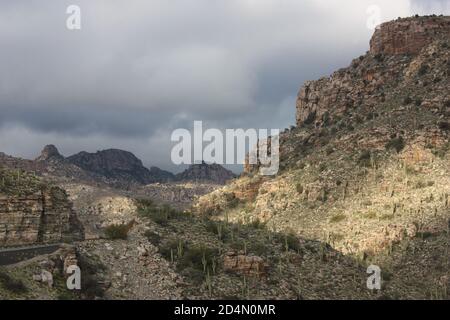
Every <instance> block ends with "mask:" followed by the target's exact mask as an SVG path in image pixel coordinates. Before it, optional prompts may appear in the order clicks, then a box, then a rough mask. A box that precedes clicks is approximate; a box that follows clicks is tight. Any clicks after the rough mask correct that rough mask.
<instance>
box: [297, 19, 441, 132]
mask: <svg viewBox="0 0 450 320" xmlns="http://www.w3.org/2000/svg"><path fill="white" fill-rule="evenodd" d="M449 35H450V17H433V16H431V17H419V18H406V19H399V20H396V21H392V22H388V23H384V24H382V25H381V26H380V27H379V29H377V30H376V31H375V34H374V35H373V37H372V40H371V42H370V43H371V49H370V51H369V52H368V53H367V54H366V55H364V56H361V57H359V58H357V59H354V60H353V61H352V63H351V65H350V67H348V68H343V69H340V70H338V71H336V72H334V73H333V74H332V75H331V76H330V77H324V78H321V79H319V80H317V81H307V82H306V83H305V84H304V85H303V87H302V88H301V89H300V91H299V93H298V98H297V106H296V111H297V114H296V122H297V125H303V124H306V125H311V124H312V125H314V126H316V127H319V126H324V125H327V124H328V123H330V122H333V121H334V120H336V119H340V118H342V117H344V116H345V115H348V114H351V113H352V112H354V110H358V109H359V114H360V116H366V117H373V116H374V115H376V113H377V105H379V104H382V103H383V102H384V101H386V100H387V99H388V98H389V97H387V95H388V94H389V93H392V94H393V95H397V96H399V95H400V94H402V90H401V89H400V88H401V87H402V86H404V87H410V86H411V83H412V82H413V81H415V82H417V81H420V82H423V84H424V85H427V84H428V83H429V81H432V82H433V83H435V84H436V85H434V86H433V87H432V89H433V90H436V92H433V91H431V92H430V94H429V96H430V97H432V96H434V97H439V98H440V99H436V98H433V99H432V100H430V101H429V104H430V106H429V107H430V108H441V106H442V105H444V104H445V99H446V98H445V96H444V95H442V89H441V88H440V86H439V83H443V82H442V81H441V80H442V79H446V78H448V74H447V72H448V71H447V69H446V65H445V56H442V57H441V58H442V59H443V60H444V64H442V63H441V62H437V61H436V62H433V64H434V65H433V66H431V65H429V64H426V63H424V62H425V61H430V59H429V56H430V55H435V56H438V53H437V51H439V50H440V51H443V50H442V49H439V48H438V47H439V46H446V45H447V44H446V42H445V41H446V40H448V38H449ZM433 43H436V44H437V47H436V48H433V46H432V44H433ZM430 50H431V51H430ZM433 52H434V53H433ZM429 70H435V71H436V73H434V74H431V76H432V77H430V79H427V80H426V81H424V80H422V79H420V76H425V75H426V74H427V72H428V71H429ZM417 76H419V77H417ZM439 91H440V93H439ZM444 91H445V89H444ZM361 106H364V108H365V109H364V110H363V109H361ZM362 120H364V119H362ZM358 121H360V120H358Z"/></svg>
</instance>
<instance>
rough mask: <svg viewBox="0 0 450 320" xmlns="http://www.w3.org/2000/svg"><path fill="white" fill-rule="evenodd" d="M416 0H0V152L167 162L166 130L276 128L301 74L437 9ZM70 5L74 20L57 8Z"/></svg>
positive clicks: (347, 56) (445, 6)
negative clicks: (54, 150)
mask: <svg viewBox="0 0 450 320" xmlns="http://www.w3.org/2000/svg"><path fill="white" fill-rule="evenodd" d="M449 3H450V1H444V0H442V1H437V0H436V1H430V0H423V1H419V0H410V1H408V0H396V1H391V0H383V1H377V0H371V1H365V0H347V1H342V0H339V1H337V0H336V1H330V0H133V1H125V0H120V1H119V0H95V1H94V0H78V1H77V0H71V1H65V0H54V1H47V0H29V1H26V2H25V1H3V0H1V1H0V48H1V50H0V151H3V152H5V153H7V154H12V155H15V156H21V157H24V158H34V157H36V156H37V154H38V153H39V151H40V150H41V149H42V147H43V146H44V145H46V144H50V143H52V144H55V145H56V146H57V147H58V148H59V149H60V151H61V153H63V154H64V155H66V156H68V155H71V154H73V153H76V152H78V151H81V150H86V151H90V152H95V151H97V150H101V149H106V148H120V149H125V150H129V151H132V152H133V153H135V154H136V155H137V156H138V157H139V158H141V159H142V160H143V161H144V163H145V164H146V165H147V166H151V165H156V166H159V167H161V168H164V169H169V170H173V171H178V170H179V169H177V168H175V167H174V165H172V164H171V162H170V150H171V147H172V146H173V144H172V143H171V142H170V134H171V132H172V130H173V129H175V128H187V129H191V128H192V125H193V124H192V121H193V120H203V121H204V122H205V127H206V126H207V127H217V128H222V129H223V128H239V127H243V128H280V129H282V128H285V127H288V126H289V125H291V124H294V122H295V97H296V95H297V92H298V90H299V88H300V86H301V85H302V83H303V82H304V81H306V80H311V79H316V78H318V77H321V76H325V75H328V74H329V73H331V72H332V71H334V70H336V69H337V68H340V67H345V66H347V65H349V63H350V61H351V60H352V58H355V57H357V56H359V55H361V54H364V53H365V52H366V51H367V50H368V47H369V39H370V36H371V34H372V32H373V30H370V29H368V28H367V26H366V23H367V19H368V17H369V15H368V14H367V12H366V10H367V8H368V7H369V6H370V5H374V4H375V5H378V6H379V8H380V9H381V19H382V21H387V20H391V19H394V18H397V17H399V16H401V17H406V16H411V15H413V14H416V13H419V14H426V13H436V14H441V13H443V14H449V12H450V11H449V8H450V6H449ZM71 4H75V5H78V6H79V7H80V8H81V30H68V29H67V28H66V19H67V18H68V15H67V14H66V9H67V7H68V6H69V5H71Z"/></svg>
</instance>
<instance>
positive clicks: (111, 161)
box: [66, 149, 173, 184]
mask: <svg viewBox="0 0 450 320" xmlns="http://www.w3.org/2000/svg"><path fill="white" fill-rule="evenodd" d="M66 160H67V161H68V162H70V163H72V164H74V165H76V166H78V167H80V168H82V169H83V170H86V171H88V172H91V173H94V174H97V175H100V176H104V177H106V178H108V179H114V180H118V181H124V182H137V183H140V184H149V183H154V182H166V181H169V180H172V179H173V174H172V173H170V172H167V171H164V170H161V169H159V168H156V167H152V169H151V170H149V169H147V168H146V167H144V165H143V164H142V161H141V160H139V159H138V158H137V157H136V156H135V155H134V154H132V153H131V152H128V151H123V150H119V149H108V150H102V151H97V152H96V153H89V152H85V151H82V152H80V153H77V154H75V155H73V156H70V157H68V158H66Z"/></svg>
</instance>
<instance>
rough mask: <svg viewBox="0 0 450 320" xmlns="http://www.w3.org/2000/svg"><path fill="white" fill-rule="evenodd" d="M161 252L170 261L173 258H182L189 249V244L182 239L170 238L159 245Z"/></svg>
mask: <svg viewBox="0 0 450 320" xmlns="http://www.w3.org/2000/svg"><path fill="white" fill-rule="evenodd" d="M158 248H159V253H160V254H161V255H162V256H163V257H164V258H165V259H166V260H168V261H171V260H172V258H180V257H179V255H183V254H184V253H185V252H186V251H187V250H188V244H187V243H186V241H184V240H182V239H170V240H168V241H166V242H164V243H163V244H161V245H160V246H159V247H158Z"/></svg>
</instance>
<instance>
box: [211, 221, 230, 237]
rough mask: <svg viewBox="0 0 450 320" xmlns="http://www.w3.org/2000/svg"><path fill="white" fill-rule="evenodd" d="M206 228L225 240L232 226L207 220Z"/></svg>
mask: <svg viewBox="0 0 450 320" xmlns="http://www.w3.org/2000/svg"><path fill="white" fill-rule="evenodd" d="M205 228H206V230H207V231H208V232H211V233H213V234H215V235H217V236H218V237H219V240H225V239H227V238H228V237H229V235H230V228H229V227H228V225H227V224H226V223H223V222H220V221H219V222H215V221H211V220H207V221H206V222H205Z"/></svg>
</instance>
